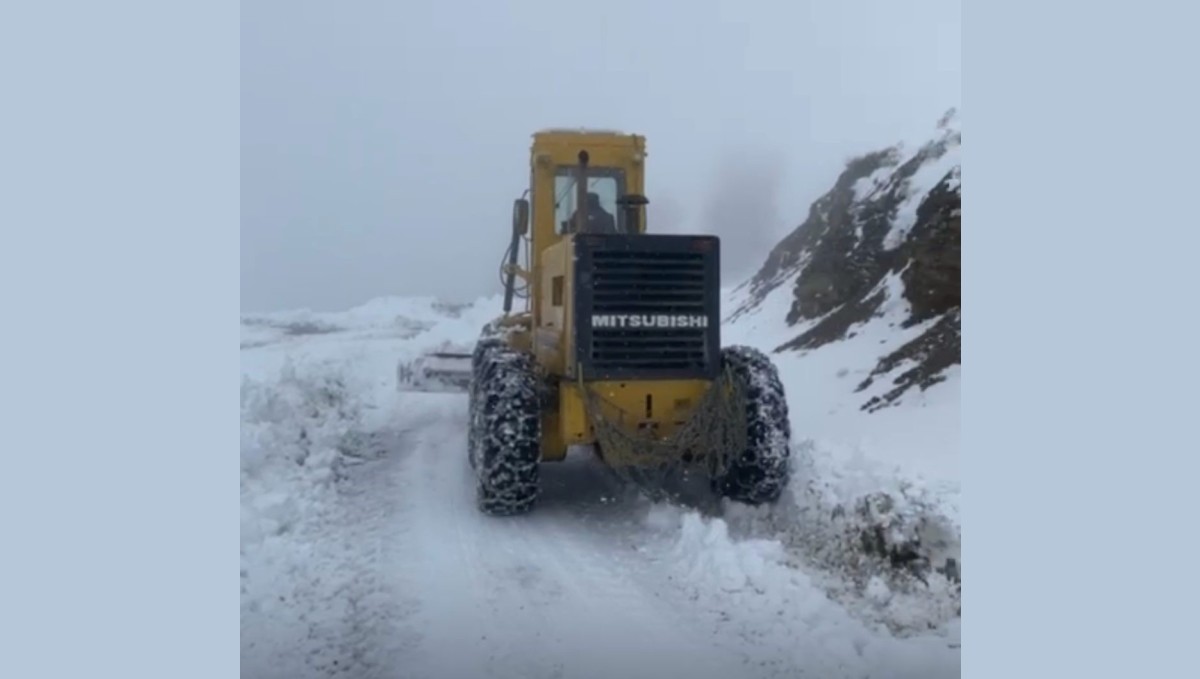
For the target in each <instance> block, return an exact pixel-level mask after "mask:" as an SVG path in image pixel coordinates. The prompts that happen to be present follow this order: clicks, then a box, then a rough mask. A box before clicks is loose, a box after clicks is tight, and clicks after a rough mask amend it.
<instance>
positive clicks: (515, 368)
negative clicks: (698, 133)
mask: <svg viewBox="0 0 1200 679" xmlns="http://www.w3.org/2000/svg"><path fill="white" fill-rule="evenodd" d="M472 360H473V361H475V363H476V364H475V366H474V373H473V379H472V384H471V390H470V406H469V411H470V420H471V421H470V426H469V431H468V448H469V450H468V459H469V460H470V463H471V467H472V468H473V469H474V470H475V479H476V502H477V505H478V508H479V510H480V511H482V512H483V513H485V514H490V515H493V516H509V515H515V514H522V513H525V512H528V511H529V510H530V509H532V508H533V505H534V503H535V502H536V500H537V497H538V493H539V482H540V477H539V471H540V470H539V467H538V465H539V462H540V457H541V445H540V441H541V408H540V403H539V397H538V385H537V377H536V373H535V371H534V365H533V359H532V357H531V356H529V355H528V354H526V353H523V352H519V351H515V350H513V349H512V348H510V347H508V346H506V345H503V343H493V342H487V341H484V342H480V344H479V346H478V347H477V348H476V351H475V355H474V358H473V359H472Z"/></svg>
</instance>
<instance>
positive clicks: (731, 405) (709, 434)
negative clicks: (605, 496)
mask: <svg viewBox="0 0 1200 679" xmlns="http://www.w3.org/2000/svg"><path fill="white" fill-rule="evenodd" d="M579 389H580V392H581V393H582V394H583V401H584V407H585V408H586V410H587V413H588V416H589V419H590V420H591V421H592V426H593V427H594V428H595V435H596V443H597V444H598V445H599V448H600V454H601V456H602V457H603V459H604V461H605V462H606V463H607V464H608V466H609V467H611V468H612V469H613V471H614V472H616V473H617V474H618V475H619V476H621V477H622V478H624V479H626V480H628V481H631V482H633V483H634V484H636V485H638V486H641V487H642V489H643V490H645V491H647V492H648V493H649V494H650V495H651V496H652V497H655V498H658V497H661V496H662V493H663V490H662V488H663V483H662V481H663V480H664V479H666V478H667V477H668V476H670V475H672V474H674V473H676V472H677V471H679V469H680V468H681V467H682V466H683V460H682V456H683V454H684V453H685V452H687V451H690V452H691V453H692V457H693V459H698V460H701V461H702V462H703V463H705V464H704V467H705V469H706V470H707V471H708V472H709V473H710V474H712V475H714V477H718V478H719V477H720V476H722V475H723V474H724V472H725V469H726V467H727V460H728V457H729V455H731V454H734V455H736V454H740V453H741V451H742V450H744V449H745V447H746V394H745V391H744V388H743V386H742V383H741V380H739V379H737V376H736V375H734V374H733V372H732V369H731V367H730V366H729V365H728V364H726V365H725V366H724V367H723V368H722V370H721V372H720V373H719V374H718V375H717V378H716V379H715V380H713V383H712V385H711V386H710V387H709V389H708V390H707V391H706V392H705V394H704V396H703V397H702V398H701V400H700V403H698V404H697V406H696V408H695V409H694V410H693V411H692V414H691V416H690V417H689V418H688V420H687V422H685V423H684V424H683V425H682V426H681V427H679V428H678V429H677V430H675V433H674V434H672V435H671V436H670V437H668V438H665V439H660V438H658V437H657V436H656V435H655V434H654V432H653V430H643V431H644V432H645V433H642V432H641V431H639V430H638V429H637V427H636V425H632V426H622V421H621V420H618V421H616V422H614V421H612V420H611V419H609V418H607V417H605V416H604V412H603V410H602V409H601V402H607V403H608V404H609V406H610V407H611V408H612V409H613V410H616V411H617V412H618V413H619V415H618V417H619V418H621V419H622V420H623V419H624V418H626V417H631V418H632V416H630V415H629V414H628V413H625V412H623V411H621V410H620V409H619V408H617V407H616V405H615V404H613V403H612V402H611V401H608V400H607V399H605V398H604V397H602V396H600V395H599V394H597V393H595V392H594V391H593V390H592V389H591V388H590V387H589V386H588V385H587V383H585V382H584V381H583V377H582V375H581V376H580V378H579Z"/></svg>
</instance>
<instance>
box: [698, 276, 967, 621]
mask: <svg viewBox="0 0 1200 679" xmlns="http://www.w3.org/2000/svg"><path fill="white" fill-rule="evenodd" d="M879 287H880V289H881V290H882V291H883V292H885V294H886V298H885V301H884V302H883V304H882V305H881V307H880V315H879V316H876V317H873V318H870V319H868V320H867V321H865V322H863V323H859V324H857V325H855V326H853V327H851V328H850V331H849V333H848V335H847V337H846V338H845V339H843V340H840V341H836V342H831V343H829V344H825V345H823V346H821V347H819V348H817V349H812V350H805V351H788V352H782V353H772V354H770V356H771V359H772V361H773V362H774V363H775V365H776V367H777V368H778V369H779V373H780V378H781V381H782V382H783V385H784V389H785V391H786V394H787V400H788V410H789V419H790V421H791V426H792V438H793V447H792V460H793V465H792V474H791V479H790V482H789V486H788V489H787V491H786V492H785V495H784V497H783V498H782V499H781V501H780V502H779V503H778V504H777V505H776V506H775V507H771V508H748V507H745V506H742V505H736V504H732V503H726V504H725V505H724V507H723V509H722V512H721V515H722V517H723V519H724V521H725V522H726V527H727V528H726V530H727V532H728V535H729V536H731V537H732V539H733V540H735V541H737V544H738V545H740V547H739V548H740V549H745V550H748V552H749V553H754V554H764V553H768V552H770V553H773V554H776V555H778V554H782V555H784V556H783V557H781V558H783V559H784V560H785V561H787V562H788V563H789V564H791V565H793V566H796V567H799V568H804V569H806V570H807V572H809V573H811V574H812V577H813V578H814V579H815V580H816V581H817V582H818V583H819V584H820V585H821V586H822V587H823V589H824V591H825V592H827V593H828V594H829V595H830V596H831V597H833V598H834V599H835V600H837V601H838V602H840V603H841V604H843V605H844V606H845V607H846V608H847V610H849V611H851V612H853V613H854V614H855V616H856V617H857V618H858V619H860V620H862V621H866V622H868V623H872V624H877V625H882V626H886V627H887V628H888V629H889V630H890V631H891V632H893V633H895V634H898V635H911V634H918V633H923V632H925V631H927V630H930V629H938V630H943V631H946V630H951V629H955V628H956V626H957V624H958V622H957V619H958V615H959V610H960V586H959V582H958V577H959V572H958V571H959V568H960V566H961V547H960V535H961V528H960V521H959V508H958V496H959V474H958V461H959V452H960V445H959V442H960V436H959V431H960V428H959V423H960V418H959V379H960V374H961V371H960V369H959V368H958V367H955V368H953V369H951V370H950V371H948V372H947V379H946V380H945V381H944V382H942V383H940V384H937V385H934V386H933V387H932V388H930V389H928V390H926V391H923V392H922V391H918V390H914V391H913V392H910V393H908V394H905V395H904V396H903V397H902V398H901V399H900V401H899V402H898V404H897V405H896V406H895V407H891V408H886V409H883V410H880V411H878V412H873V413H872V412H866V411H864V410H863V409H862V406H863V404H864V403H866V402H867V401H869V400H870V398H871V397H872V396H874V395H875V394H876V393H877V392H882V391H886V390H887V389H888V388H890V383H891V377H892V375H895V374H900V373H902V372H903V371H904V369H905V366H903V365H901V366H897V367H896V368H895V369H894V370H892V371H891V372H889V373H888V374H886V375H880V376H877V377H876V378H875V380H874V381H873V382H872V384H871V385H869V386H868V387H866V388H862V389H861V390H860V385H861V384H862V383H863V381H864V379H865V378H866V377H867V376H869V375H870V374H871V372H872V371H873V370H874V369H875V368H876V366H877V365H878V363H879V359H880V357H882V356H885V355H887V354H889V353H891V352H893V351H895V350H896V349H897V348H899V347H900V346H903V345H904V343H906V342H908V341H909V340H911V339H913V338H915V337H917V336H919V335H920V334H921V333H922V332H924V331H925V330H926V328H927V324H922V325H917V326H914V327H911V328H903V327H902V324H903V322H904V320H905V319H906V318H907V317H908V316H909V311H910V309H909V305H908V303H907V301H906V300H905V299H904V297H903V286H902V284H901V281H900V278H899V275H898V274H893V275H889V276H888V277H886V278H885V279H884V280H883V281H882V282H881V283H880V286H879ZM746 294H748V293H747V292H746V291H745V290H742V289H735V290H734V291H732V292H731V293H729V294H727V296H726V298H725V299H726V302H725V307H726V308H739V307H740V306H741V305H740V304H738V302H739V301H740V299H741V298H742V297H744V296H745V295H746ZM792 299H793V295H792V290H791V286H788V285H782V286H779V287H778V288H776V289H774V290H772V291H771V292H770V293H769V294H768V295H767V296H766V298H764V299H763V300H762V303H761V304H760V305H758V306H757V307H755V308H752V309H750V310H749V311H748V312H746V313H744V314H742V315H739V316H737V317H736V318H733V319H731V320H730V321H728V322H726V323H725V324H723V326H722V335H723V337H722V342H723V344H734V343H737V344H748V345H750V346H755V347H758V348H760V349H762V350H764V351H767V352H770V351H772V350H773V349H774V348H775V347H778V346H780V345H781V344H783V343H784V342H786V341H787V340H789V339H791V338H793V337H795V336H796V335H798V334H800V333H802V332H804V330H805V329H806V328H807V327H811V326H812V325H815V324H816V323H818V322H820V320H821V319H812V320H809V321H804V322H802V323H799V324H797V325H795V326H788V325H787V323H786V317H787V311H788V309H789V308H790V305H791V303H792ZM697 516H698V515H697ZM764 540H765V541H766V542H763V541H764ZM765 545H772V546H771V547H767V546H765ZM772 550H774V551H772Z"/></svg>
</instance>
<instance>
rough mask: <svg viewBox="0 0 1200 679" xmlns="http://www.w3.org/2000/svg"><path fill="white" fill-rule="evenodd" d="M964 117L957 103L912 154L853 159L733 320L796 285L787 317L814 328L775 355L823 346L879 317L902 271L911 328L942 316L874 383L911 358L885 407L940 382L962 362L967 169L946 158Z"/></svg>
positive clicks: (784, 243)
mask: <svg viewBox="0 0 1200 679" xmlns="http://www.w3.org/2000/svg"><path fill="white" fill-rule="evenodd" d="M956 121H957V112H956V111H955V110H954V109H951V110H950V111H948V112H947V113H946V115H945V116H944V117H943V118H942V120H940V121H939V123H938V128H939V130H940V132H939V134H938V136H937V137H936V138H935V139H933V140H932V141H930V142H928V143H927V144H925V145H923V146H921V147H920V148H918V149H917V150H916V151H915V152H913V153H911V154H910V155H908V156H907V157H906V156H905V154H904V153H903V149H902V147H901V146H893V147H890V148H887V149H883V150H881V151H875V152H873V153H868V154H866V155H863V156H860V157H858V158H855V159H853V160H851V161H850V162H849V163H847V165H846V168H845V170H843V172H842V174H841V176H839V177H838V179H837V182H836V183H835V184H834V186H833V188H832V189H830V191H829V192H828V193H826V194H825V195H823V196H822V197H821V198H820V199H818V200H817V201H816V202H814V203H813V204H812V206H811V208H810V209H809V215H808V218H807V219H806V220H805V222H804V223H803V224H801V225H800V226H799V227H797V228H796V229H795V230H794V231H793V232H792V233H790V234H789V235H788V236H787V237H785V238H784V239H783V240H781V241H780V243H779V244H778V245H777V246H776V247H775V248H774V249H773V250H772V251H771V253H770V254H769V255H768V257H767V260H766V262H764V264H763V266H762V268H761V269H760V270H759V271H758V273H757V274H756V275H755V276H754V277H753V278H751V279H750V280H749V281H747V283H746V284H745V285H744V286H743V287H745V286H749V290H748V294H747V296H746V301H745V302H743V303H742V304H741V305H740V306H739V307H738V308H737V309H735V311H734V312H733V314H732V315H731V316H730V320H732V319H736V318H737V317H738V316H740V315H742V314H744V313H746V312H748V311H751V310H753V309H755V308H756V307H758V306H759V305H760V304H761V303H762V301H763V300H764V299H765V298H766V296H767V295H768V294H770V293H771V292H772V291H773V290H775V289H777V288H778V287H779V286H781V285H785V284H788V283H789V282H790V283H791V285H792V294H793V298H794V299H793V302H792V305H791V307H790V309H789V311H788V314H787V318H786V320H787V323H788V325H789V326H795V325H798V324H801V323H806V324H808V327H806V328H805V329H803V330H802V331H800V332H799V334H798V335H797V336H796V337H795V338H793V339H791V340H789V341H788V342H785V343H783V344H782V345H781V346H779V347H777V348H776V351H787V350H796V349H815V348H817V347H820V346H822V345H824V344H827V343H830V342H835V341H838V340H841V339H844V338H846V337H847V336H848V335H850V333H851V329H852V328H853V327H854V326H856V325H858V324H860V323H863V322H866V321H868V320H870V319H871V318H872V317H874V316H876V315H878V314H879V313H880V310H881V308H882V307H883V305H884V303H885V302H887V301H888V294H889V290H888V286H887V285H885V281H886V279H887V278H888V276H889V275H896V274H898V275H899V277H900V281H901V283H902V284H903V296H904V299H905V301H907V302H908V304H909V306H910V308H911V311H910V314H909V316H908V318H906V319H905V320H904V321H903V323H902V325H903V327H912V326H914V325H917V324H920V323H923V322H925V321H929V320H933V319H937V318H938V317H942V319H941V320H940V321H938V322H937V323H935V324H933V325H932V326H931V327H930V328H929V329H928V330H927V331H926V333H925V334H923V335H921V336H920V337H918V338H916V339H915V340H913V341H912V342H910V343H909V344H906V345H905V346H904V347H902V348H900V349H899V350H897V351H896V352H894V353H893V354H891V355H889V356H886V357H884V358H883V359H881V360H880V363H879V365H878V366H877V367H876V369H875V371H874V372H873V373H872V377H871V378H869V379H868V382H870V380H871V379H874V378H875V377H878V376H880V375H883V374H886V373H888V372H890V371H891V370H892V369H894V368H896V367H898V366H899V364H900V362H902V361H903V360H904V359H912V360H915V361H918V362H919V365H918V366H917V367H915V368H913V369H912V370H910V371H909V372H906V373H905V374H904V375H902V376H901V377H900V378H897V380H896V384H897V387H896V389H894V390H892V391H890V392H888V394H887V395H885V396H883V397H880V401H881V402H882V403H884V404H886V403H890V402H894V401H895V400H896V399H897V398H899V396H900V395H902V394H903V393H904V392H905V391H907V390H908V389H910V388H912V387H914V386H915V387H920V388H922V389H924V388H926V387H928V386H929V385H931V384H934V383H936V382H937V381H938V380H939V379H941V378H940V377H939V375H940V374H941V373H942V372H944V370H945V368H947V367H949V366H950V365H954V364H957V363H959V362H960V348H959V347H960V344H961V339H960V337H961V332H960V330H959V328H960V321H959V316H960V312H959V309H960V307H961V293H960V290H961V284H960V278H961V276H960V250H961V193H960V170H959V166H958V163H957V154H955V155H950V156H948V155H947V154H949V153H951V152H952V151H954V152H956V151H957V149H958V148H959V147H960V145H961V143H962V137H961V133H960V132H959V131H958V129H957V125H956ZM939 174H940V176H938V175H939ZM864 388H865V385H864ZM868 405H870V407H871V409H875V408H876V407H880V403H876V402H874V401H873V402H872V403H871V404H868ZM864 407H866V406H864Z"/></svg>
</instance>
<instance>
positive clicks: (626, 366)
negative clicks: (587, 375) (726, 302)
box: [590, 250, 715, 371]
mask: <svg viewBox="0 0 1200 679" xmlns="http://www.w3.org/2000/svg"><path fill="white" fill-rule="evenodd" d="M590 274H591V276H590V279H591V286H592V289H591V312H592V314H593V315H605V314H613V315H619V316H630V315H632V316H638V317H642V318H646V317H654V318H658V317H678V316H681V315H687V316H690V317H696V316H700V317H704V318H707V317H708V314H709V309H708V303H707V301H708V300H707V288H708V286H709V285H711V284H712V282H710V281H706V276H707V267H706V262H705V256H704V254H703V253H700V252H687V251H683V252H680V251H675V252H646V251H640V252H639V251H629V250H615V251H604V250H596V251H593V252H592V253H591V271H590ZM708 322H709V323H712V322H715V320H714V319H709V321H708ZM707 337H708V332H707V330H706V328H705V327H638V328H629V327H595V325H593V327H592V329H591V340H592V341H591V354H590V363H591V365H592V367H593V368H594V369H596V370H602V371H604V370H613V369H618V370H635V371H636V370H639V369H640V370H653V371H659V370H678V371H691V370H701V369H703V368H704V367H705V366H706V364H707V363H708V358H709V357H708V354H709V350H708V346H707Z"/></svg>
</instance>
